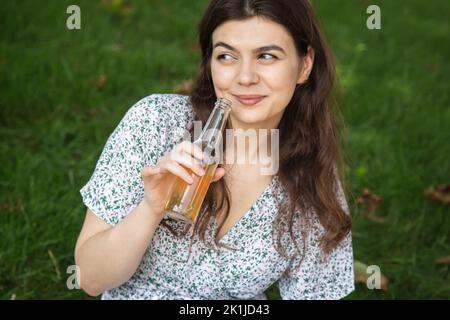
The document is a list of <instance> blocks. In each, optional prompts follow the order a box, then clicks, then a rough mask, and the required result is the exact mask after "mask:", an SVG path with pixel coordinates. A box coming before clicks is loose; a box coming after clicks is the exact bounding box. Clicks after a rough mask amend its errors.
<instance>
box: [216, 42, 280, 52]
mask: <svg viewBox="0 0 450 320" xmlns="http://www.w3.org/2000/svg"><path fill="white" fill-rule="evenodd" d="M217 47H224V48H226V49H228V50H231V51H234V52H238V51H237V50H236V49H235V48H233V47H232V46H230V45H229V44H226V43H225V42H222V41H219V42H217V43H216V44H215V45H214V47H213V49H215V48H217ZM270 50H276V51H280V52H282V53H284V54H286V52H285V51H284V50H283V48H281V47H280V46H277V45H275V44H270V45H268V46H264V47H260V48H257V49H254V50H252V51H253V52H254V53H261V52H264V51H270Z"/></svg>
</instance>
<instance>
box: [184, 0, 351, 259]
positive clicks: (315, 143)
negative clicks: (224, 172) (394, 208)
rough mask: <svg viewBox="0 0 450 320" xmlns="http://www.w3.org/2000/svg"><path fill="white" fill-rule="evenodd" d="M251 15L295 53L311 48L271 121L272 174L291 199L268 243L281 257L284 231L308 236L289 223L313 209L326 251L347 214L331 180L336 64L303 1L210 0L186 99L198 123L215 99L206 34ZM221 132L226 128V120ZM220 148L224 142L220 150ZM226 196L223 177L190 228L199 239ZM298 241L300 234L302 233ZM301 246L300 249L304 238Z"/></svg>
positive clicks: (337, 159) (337, 157) (336, 155)
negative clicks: (302, 74) (278, 29)
mask: <svg viewBox="0 0 450 320" xmlns="http://www.w3.org/2000/svg"><path fill="white" fill-rule="evenodd" d="M255 16H257V17H263V18H268V19H271V20H272V21H274V22H276V23H278V24H281V25H283V26H284V27H285V28H286V29H287V30H288V31H289V32H290V34H291V36H292V38H293V39H294V42H295V46H296V49H297V53H298V54H299V56H300V57H303V56H305V55H306V54H307V50H308V46H310V47H311V48H312V49H314V51H315V58H314V65H313V68H312V70H311V73H310V77H309V79H308V80H307V81H306V82H305V83H303V84H302V85H298V86H297V87H296V89H295V91H294V94H293V97H292V99H291V101H290V102H289V104H288V106H287V107H286V109H285V111H284V114H283V117H282V118H281V121H280V123H279V125H278V129H279V134H280V135H279V138H280V139H279V140H280V150H279V160H280V162H279V171H278V178H279V181H280V182H281V184H282V186H283V188H284V190H285V191H286V193H287V195H288V199H290V201H289V205H288V206H287V207H286V206H280V208H279V211H278V214H277V216H276V218H275V221H274V228H273V230H274V232H275V231H276V232H275V234H274V243H275V247H276V249H277V250H278V252H279V253H280V254H283V255H285V253H286V251H285V248H283V247H282V245H281V239H282V238H284V236H285V235H289V237H290V239H291V240H294V243H295V239H296V238H297V237H296V235H298V234H299V233H301V234H303V235H304V234H307V232H308V230H304V229H305V228H300V229H301V230H299V228H298V227H296V226H297V224H295V223H294V222H295V221H298V220H299V218H300V220H302V221H309V220H310V219H309V217H308V214H311V213H313V214H314V215H316V216H315V217H316V218H318V220H319V221H320V224H321V225H322V226H323V228H324V234H323V237H322V239H321V246H322V249H323V251H324V252H325V253H329V252H330V251H331V250H332V249H333V248H334V247H336V246H337V245H338V244H339V242H340V241H341V240H342V239H343V238H344V237H345V236H346V235H347V234H348V232H349V230H350V228H351V218H350V215H349V214H347V213H346V212H345V211H344V209H343V207H342V204H341V203H340V201H339V199H338V197H337V193H338V190H339V186H338V183H339V182H338V181H337V180H339V181H341V183H342V185H343V181H342V177H343V174H342V172H343V170H342V167H343V165H342V163H343V161H342V156H341V151H340V137H339V128H340V126H341V125H340V124H341V122H340V121H338V120H339V119H340V117H339V113H337V112H335V111H336V110H335V108H334V107H335V106H336V103H335V99H334V97H335V95H334V92H335V87H336V79H335V65H334V61H333V57H332V54H331V50H330V49H329V47H328V44H327V42H326V39H325V36H324V35H323V33H322V31H321V29H320V26H319V23H318V20H317V18H316V15H315V13H314V10H313V8H312V6H311V5H310V3H309V1H307V0H212V1H211V2H210V4H209V6H208V8H207V9H206V12H205V13H204V15H203V18H202V20H201V22H200V24H199V44H200V48H201V53H202V60H201V64H200V67H199V70H198V75H197V78H196V80H195V82H194V85H193V89H192V91H191V93H190V96H189V98H190V102H191V104H192V106H193V110H194V114H195V117H196V120H200V121H202V123H203V124H205V122H206V120H207V118H208V116H209V114H210V112H211V110H212V108H213V106H214V102H215V101H216V98H217V97H216V95H215V91H214V86H213V82H212V78H211V68H210V63H211V57H212V33H213V31H214V30H215V29H216V28H217V27H218V26H219V25H221V24H222V23H224V22H226V21H228V20H245V19H248V18H252V17H255ZM226 129H230V123H228V124H227V127H226ZM224 137H226V135H224ZM225 147H226V139H224V141H223V148H224V149H223V150H225ZM230 201H231V196H230V192H229V189H228V187H227V185H226V182H225V181H224V179H220V180H219V181H217V182H215V183H213V184H211V186H210V188H209V190H208V192H207V195H206V198H205V200H204V202H203V205H202V209H201V212H200V215H199V217H198V219H197V221H196V224H195V227H194V229H193V230H194V233H195V232H196V233H197V234H199V236H200V239H202V240H204V239H205V230H206V229H207V226H208V224H209V223H210V222H211V221H212V219H214V218H215V216H216V214H217V213H218V212H221V211H222V210H224V212H225V213H226V217H228V214H229V210H230ZM299 215H301V217H300V216H299ZM225 220H226V219H224V220H222V221H225ZM222 225H223V222H222ZM222 225H220V226H219V230H220V228H221V227H222ZM307 225H308V224H306V226H307ZM306 229H308V227H307V228H306ZM303 239H306V237H305V236H303ZM303 245H304V248H305V242H304V243H303ZM296 247H297V252H300V250H298V246H297V244H296Z"/></svg>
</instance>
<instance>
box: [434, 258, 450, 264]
mask: <svg viewBox="0 0 450 320" xmlns="http://www.w3.org/2000/svg"><path fill="white" fill-rule="evenodd" d="M434 263H436V264H443V265H446V266H448V265H449V264H450V256H447V257H442V258H439V259H436V260H435V261H434Z"/></svg>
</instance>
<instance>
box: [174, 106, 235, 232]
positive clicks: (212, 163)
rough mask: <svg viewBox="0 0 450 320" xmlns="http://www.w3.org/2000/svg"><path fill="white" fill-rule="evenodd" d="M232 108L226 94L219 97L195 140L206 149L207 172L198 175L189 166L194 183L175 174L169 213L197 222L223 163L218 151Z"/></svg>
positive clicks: (175, 216) (205, 167)
mask: <svg viewBox="0 0 450 320" xmlns="http://www.w3.org/2000/svg"><path fill="white" fill-rule="evenodd" d="M230 111H231V101H229V100H228V99H225V98H218V99H217V101H216V103H215V105H214V109H213V111H212V112H211V114H210V115H209V118H208V120H207V121H206V124H205V127H204V128H203V130H202V133H201V134H200V136H199V137H198V138H197V139H196V140H195V141H194V142H193V143H194V144H195V145H197V146H199V147H200V148H201V149H202V151H203V154H204V159H203V162H202V165H203V169H204V170H205V174H204V175H203V176H197V175H196V174H195V173H194V172H193V171H192V170H191V169H189V168H185V169H186V170H187V171H188V172H189V174H190V175H191V177H192V178H193V183H192V184H188V183H187V182H186V181H184V180H183V179H182V178H180V177H178V176H177V177H175V180H174V182H173V184H172V185H171V189H170V191H169V194H168V198H167V202H166V206H165V210H166V215H167V216H169V217H171V218H173V219H175V220H181V221H184V222H187V223H194V222H195V220H196V218H197V216H198V213H199V211H200V208H201V206H202V203H203V200H204V199H205V196H206V192H207V191H208V188H209V185H210V184H211V180H212V179H213V177H214V174H215V172H216V169H217V166H218V165H219V161H220V158H221V157H220V154H219V152H217V151H218V150H221V148H222V146H221V142H222V134H223V129H224V128H225V124H226V122H227V119H228V116H229V113H230Z"/></svg>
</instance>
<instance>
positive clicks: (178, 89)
mask: <svg viewBox="0 0 450 320" xmlns="http://www.w3.org/2000/svg"><path fill="white" fill-rule="evenodd" d="M191 90H192V80H185V81H183V82H181V83H180V84H178V85H176V86H175V87H174V88H173V91H174V92H175V93H178V94H189V93H191Z"/></svg>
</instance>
